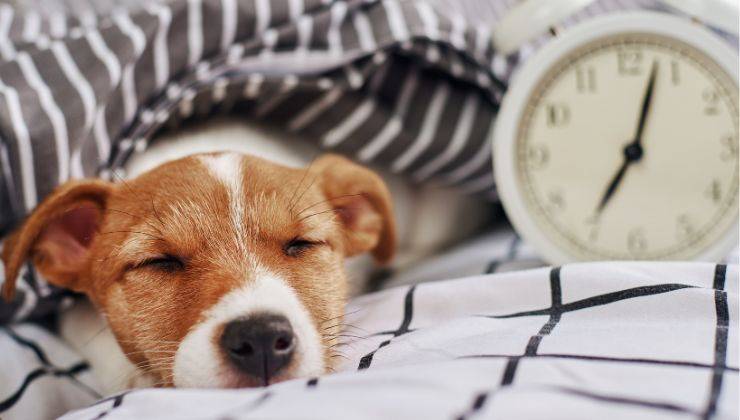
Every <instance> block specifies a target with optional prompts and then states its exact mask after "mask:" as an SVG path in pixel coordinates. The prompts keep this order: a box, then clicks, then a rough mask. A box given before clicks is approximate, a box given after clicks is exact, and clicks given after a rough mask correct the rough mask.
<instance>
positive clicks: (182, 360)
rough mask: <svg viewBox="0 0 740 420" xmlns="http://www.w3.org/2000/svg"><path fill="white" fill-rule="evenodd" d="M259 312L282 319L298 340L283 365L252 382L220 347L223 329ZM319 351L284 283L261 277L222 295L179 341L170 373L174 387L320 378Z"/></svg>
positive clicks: (314, 334)
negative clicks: (267, 375) (229, 323)
mask: <svg viewBox="0 0 740 420" xmlns="http://www.w3.org/2000/svg"><path fill="white" fill-rule="evenodd" d="M259 313H273V314H279V315H283V316H285V317H286V318H287V319H288V321H289V322H290V324H291V325H292V328H293V331H294V334H295V338H296V340H297V343H296V348H295V353H294V355H293V358H292V360H291V362H290V364H288V365H287V366H285V367H284V368H283V369H281V370H280V371H278V372H277V374H276V375H274V376H272V377H270V378H268V380H267V384H265V380H264V379H263V378H257V377H254V376H251V375H248V374H245V373H243V372H241V371H240V370H239V369H237V368H236V367H235V366H233V365H232V364H231V363H230V362H229V361H228V360H227V357H226V356H225V354H224V351H223V349H222V348H221V347H220V345H219V342H220V335H221V334H222V333H223V329H224V325H225V324H226V323H228V322H229V321H232V320H234V319H239V318H248V317H249V316H250V315H254V314H259ZM323 355H324V350H323V346H322V342H321V337H320V336H319V334H318V332H317V331H316V328H315V326H314V324H313V322H312V321H311V317H310V315H309V312H308V310H307V309H306V308H305V307H304V306H303V304H302V303H301V301H300V299H299V298H298V296H297V295H296V294H295V291H294V290H293V289H292V288H290V287H289V286H288V285H287V284H286V283H285V281H283V280H282V279H281V278H279V277H277V276H274V275H272V274H267V273H263V274H261V275H258V276H256V278H255V280H254V281H253V282H250V283H248V284H246V285H245V286H243V287H241V288H239V289H235V290H233V291H231V292H229V293H228V294H226V295H224V296H223V297H222V298H221V299H220V300H219V301H218V302H217V303H216V304H215V305H214V306H213V307H212V308H210V309H209V310H208V311H207V312H206V313H205V314H204V317H203V320H202V321H201V322H199V323H198V324H196V325H194V326H193V328H192V329H191V330H190V331H189V332H188V334H187V335H186V336H185V338H184V339H183V340H182V341H181V342H180V345H179V346H178V349H177V352H176V354H175V362H174V367H173V372H172V377H173V384H174V386H175V387H178V388H244V387H258V386H265V385H270V384H274V383H277V382H282V381H286V380H290V379H295V378H302V377H308V376H316V375H321V374H322V373H324V371H325V365H324V357H323Z"/></svg>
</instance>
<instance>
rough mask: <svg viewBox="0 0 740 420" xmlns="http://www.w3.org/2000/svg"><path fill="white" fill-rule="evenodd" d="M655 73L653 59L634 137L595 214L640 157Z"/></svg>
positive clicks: (651, 99)
mask: <svg viewBox="0 0 740 420" xmlns="http://www.w3.org/2000/svg"><path fill="white" fill-rule="evenodd" d="M657 74H658V62H657V61H654V62H653V67H652V70H651V71H650V79H649V80H648V85H647V88H646V89H645V95H644V97H643V100H642V109H641V110H640V119H639V121H638V123H637V132H636V133H635V139H634V140H633V141H632V142H631V143H629V144H627V146H625V148H624V161H623V162H622V166H621V167H620V168H619V171H617V174H616V175H614V177H613V178H612V181H611V182H610V183H609V186H608V187H606V191H605V192H604V195H603V196H602V197H601V201H600V202H599V206H598V207H597V208H596V213H597V214H600V213H601V211H602V210H604V207H605V206H606V204H607V203H608V202H609V200H610V199H611V198H612V196H613V195H614V192H615V191H616V190H617V187H618V186H619V184H620V183H621V182H622V178H624V174H625V173H626V172H627V168H629V166H630V165H631V164H633V163H635V162H637V161H639V160H640V159H642V152H643V151H642V134H643V132H644V131H645V122H646V121H647V116H648V113H649V111H650V105H651V104H652V102H653V91H654V90H655V77H656V75H657Z"/></svg>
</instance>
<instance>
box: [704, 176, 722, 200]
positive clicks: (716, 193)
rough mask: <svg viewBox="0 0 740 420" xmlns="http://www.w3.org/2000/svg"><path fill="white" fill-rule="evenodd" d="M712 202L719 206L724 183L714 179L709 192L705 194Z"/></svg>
mask: <svg viewBox="0 0 740 420" xmlns="http://www.w3.org/2000/svg"><path fill="white" fill-rule="evenodd" d="M704 195H705V196H707V197H708V198H709V199H710V200H712V201H714V204H718V203H719V200H721V199H722V183H721V182H720V180H719V179H713V180H712V183H711V184H710V185H709V187H708V188H707V190H706V191H705V192H704Z"/></svg>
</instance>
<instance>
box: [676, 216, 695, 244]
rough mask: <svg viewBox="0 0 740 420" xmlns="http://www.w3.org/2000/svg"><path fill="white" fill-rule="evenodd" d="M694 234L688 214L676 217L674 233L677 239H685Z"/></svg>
mask: <svg viewBox="0 0 740 420" xmlns="http://www.w3.org/2000/svg"><path fill="white" fill-rule="evenodd" d="M693 234H694V224H693V223H692V222H691V219H690V218H689V216H688V215H686V214H682V215H680V216H678V219H676V235H677V236H678V239H685V238H688V237H689V236H691V235H693Z"/></svg>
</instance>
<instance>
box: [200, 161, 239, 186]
mask: <svg viewBox="0 0 740 420" xmlns="http://www.w3.org/2000/svg"><path fill="white" fill-rule="evenodd" d="M198 160H199V161H200V163H202V164H203V165H204V166H205V167H206V168H208V172H210V173H211V175H212V176H213V177H214V178H216V179H217V180H219V181H221V183H223V184H224V185H225V186H226V187H228V188H229V190H230V192H232V191H233V192H236V190H241V184H242V161H243V160H244V156H242V155H240V154H238V153H219V154H215V155H205V156H198Z"/></svg>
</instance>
